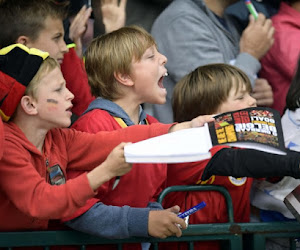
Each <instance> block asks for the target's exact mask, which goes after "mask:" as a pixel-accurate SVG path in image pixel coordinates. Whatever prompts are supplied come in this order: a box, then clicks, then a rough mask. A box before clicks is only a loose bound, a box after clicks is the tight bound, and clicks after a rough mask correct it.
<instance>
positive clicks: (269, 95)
mask: <svg viewBox="0 0 300 250" xmlns="http://www.w3.org/2000/svg"><path fill="white" fill-rule="evenodd" d="M251 96H252V97H253V98H255V99H256V104H257V106H261V107H270V106H271V105H272V104H273V102H274V99H273V91H272V88H271V86H270V84H269V82H268V81H267V80H266V79H263V78H257V79H256V80H255V85H254V88H253V91H252V94H251Z"/></svg>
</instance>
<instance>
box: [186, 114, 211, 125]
mask: <svg viewBox="0 0 300 250" xmlns="http://www.w3.org/2000/svg"><path fill="white" fill-rule="evenodd" d="M214 120H215V118H213V116H212V115H199V116H197V117H196V118H194V119H193V120H191V127H192V128H196V127H202V126H204V124H205V123H209V122H213V121H214Z"/></svg>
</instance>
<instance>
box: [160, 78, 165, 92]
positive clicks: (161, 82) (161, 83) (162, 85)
mask: <svg viewBox="0 0 300 250" xmlns="http://www.w3.org/2000/svg"><path fill="white" fill-rule="evenodd" d="M163 81H164V76H162V77H161V78H159V81H158V86H159V87H160V88H162V89H164V88H165V87H164V84H163Z"/></svg>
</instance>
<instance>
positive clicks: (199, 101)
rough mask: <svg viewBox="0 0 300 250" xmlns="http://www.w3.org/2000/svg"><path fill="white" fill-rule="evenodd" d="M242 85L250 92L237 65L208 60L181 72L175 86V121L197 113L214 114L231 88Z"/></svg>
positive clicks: (246, 77)
mask: <svg viewBox="0 0 300 250" xmlns="http://www.w3.org/2000/svg"><path fill="white" fill-rule="evenodd" d="M243 85H245V86H246V90H247V91H248V92H249V93H250V92H251V90H252V89H251V83H250V80H249V78H248V76H247V75H246V74H245V73H244V72H243V71H242V70H240V69H239V68H237V67H235V66H232V65H229V64H224V63H218V64H208V65H205V66H201V67H198V68H196V69H195V70H194V71H192V72H191V73H189V74H187V75H186V76H184V77H183V78H182V79H181V80H180V81H179V82H178V83H177V84H176V85H175V88H174V92H173V96H172V106H173V116H174V120H175V121H177V122H182V121H189V120H191V119H193V118H195V117H197V116H199V115H206V114H214V113H215V112H217V109H218V108H219V106H220V105H221V104H222V103H223V102H225V101H226V100H227V98H228V96H229V92H230V90H231V89H232V88H235V89H236V92H238V90H240V89H241V88H242V87H243Z"/></svg>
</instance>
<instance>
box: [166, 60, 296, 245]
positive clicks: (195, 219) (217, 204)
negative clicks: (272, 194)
mask: <svg viewBox="0 0 300 250" xmlns="http://www.w3.org/2000/svg"><path fill="white" fill-rule="evenodd" d="M220 86H221V87H220ZM250 93H251V85H250V81H249V79H248V77H247V76H246V74H245V73H244V72H242V71H241V70H240V69H238V68H236V67H234V66H231V65H227V64H210V65H206V66H202V67H198V68H196V69H195V70H194V71H192V72H191V73H190V74H188V75H186V76H185V77H183V78H182V79H181V80H180V81H179V82H178V83H177V84H176V86H175V88H174V92H173V100H172V104H173V110H174V119H175V120H176V121H184V120H189V119H191V117H194V116H198V115H200V114H217V113H223V112H227V111H233V110H238V109H243V108H249V107H255V106H256V100H255V99H254V98H253V97H251V96H250ZM195 107H196V108H195ZM211 153H212V158H211V159H209V160H205V161H202V162H195V163H190V164H173V165H170V166H169V168H168V183H167V185H168V186H172V185H196V184H197V185H205V184H213V185H221V186H224V187H225V188H226V189H227V190H228V191H229V193H230V195H231V197H232V202H233V210H234V220H235V221H236V222H248V221H249V219H250V197H249V193H250V189H251V186H252V182H253V179H252V178H248V177H268V176H277V175H278V176H282V175H285V174H287V173H283V172H282V173H280V171H279V172H278V171H277V170H279V169H280V168H282V169H285V168H286V169H287V168H289V167H290V165H289V164H291V165H292V164H293V163H292V161H293V160H292V161H290V160H289V157H290V155H289V154H288V156H279V155H272V154H268V153H265V152H260V151H256V150H249V149H237V148H229V147H227V146H217V147H213V148H212V151H211ZM293 157H295V159H299V156H297V155H296V154H295V155H293V156H291V159H292V158H293ZM278 161H280V162H281V163H280V164H282V165H280V164H278V163H279V162H278ZM277 164H278V165H277ZM297 164H298V163H296V165H295V167H296V168H295V170H297V169H298V170H299V167H297ZM283 165H284V166H283ZM276 169H277V170H276ZM179 171H180V173H181V174H180V175H179V174H178V172H179ZM239 171H241V172H239ZM264 171H265V173H263V172H264ZM209 172H210V173H209ZM244 176H245V177H244ZM298 178H299V177H298ZM202 200H204V201H205V202H206V204H207V206H206V207H205V208H203V209H202V210H201V211H202V213H195V214H194V215H192V216H190V220H189V222H190V223H191V224H198V223H215V222H226V221H228V217H227V207H226V203H225V200H224V197H223V196H222V195H221V194H220V193H218V192H213V191H210V192H187V193H184V192H176V193H171V194H169V195H168V196H167V197H166V199H165V205H166V206H170V205H172V204H178V205H179V206H180V207H181V208H187V207H191V206H194V205H196V204H197V203H199V201H202ZM219 244H220V243H219V242H205V243H204V242H197V243H195V246H194V247H195V249H201V250H202V249H219V248H220V245H219ZM175 245H176V246H175ZM179 245H180V246H182V247H183V248H182V249H185V246H184V245H183V244H181V243H180V244H179ZM176 247H179V246H178V245H177V244H168V246H164V249H174V248H176Z"/></svg>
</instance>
